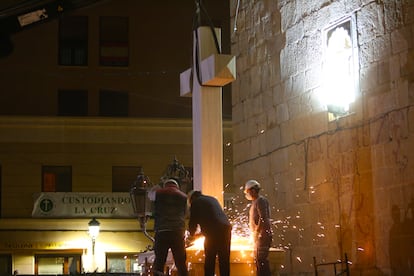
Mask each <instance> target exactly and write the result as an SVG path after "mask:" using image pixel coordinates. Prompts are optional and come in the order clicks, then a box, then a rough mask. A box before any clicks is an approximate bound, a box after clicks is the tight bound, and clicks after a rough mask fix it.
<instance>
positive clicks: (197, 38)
mask: <svg viewBox="0 0 414 276" xmlns="http://www.w3.org/2000/svg"><path fill="white" fill-rule="evenodd" d="M214 32H215V35H216V38H217V42H218V46H219V47H221V30H220V29H217V28H216V29H214ZM193 39H194V42H193V67H192V68H189V69H187V70H186V71H184V72H183V73H181V74H180V95H181V96H184V97H185V96H192V107H193V111H192V112H193V170H194V189H195V190H200V191H202V193H203V194H206V195H211V196H214V197H216V198H217V199H218V200H219V202H220V203H221V204H222V205H223V122H222V87H223V86H224V85H226V84H228V83H230V82H232V81H234V80H235V79H236V58H235V57H234V56H231V55H223V54H219V53H218V50H217V47H216V42H215V40H214V35H213V30H212V29H211V28H210V27H204V26H203V27H199V28H198V29H197V30H195V31H194V35H193ZM197 74H198V76H199V77H200V82H201V83H200V82H199V79H198V76H197Z"/></svg>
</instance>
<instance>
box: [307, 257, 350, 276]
mask: <svg viewBox="0 0 414 276" xmlns="http://www.w3.org/2000/svg"><path fill="white" fill-rule="evenodd" d="M330 265H331V266H333V269H334V273H335V274H334V275H336V276H339V275H346V276H349V275H350V274H349V262H348V256H347V255H346V253H345V260H344V261H343V260H338V261H336V262H330V263H317V262H316V258H315V257H313V267H314V269H315V276H318V267H320V266H330ZM337 266H340V269H339V270H338V269H337Z"/></svg>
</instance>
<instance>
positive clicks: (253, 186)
mask: <svg viewBox="0 0 414 276" xmlns="http://www.w3.org/2000/svg"><path fill="white" fill-rule="evenodd" d="M259 191H260V183H259V182H257V180H254V179H251V180H248V181H247V182H246V183H245V184H244V195H245V197H246V198H247V199H248V200H253V199H255V198H257V197H258V195H259Z"/></svg>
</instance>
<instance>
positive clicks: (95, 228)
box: [88, 218, 101, 255]
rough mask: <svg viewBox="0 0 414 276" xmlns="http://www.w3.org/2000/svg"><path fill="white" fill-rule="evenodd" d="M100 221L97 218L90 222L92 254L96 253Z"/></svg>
mask: <svg viewBox="0 0 414 276" xmlns="http://www.w3.org/2000/svg"><path fill="white" fill-rule="evenodd" d="M100 225H101V224H100V223H99V221H97V220H96V219H95V218H93V219H91V220H90V221H89V223H88V227H89V231H88V234H89V236H90V237H91V239H92V255H95V241H96V238H97V237H98V236H99V230H100V228H99V227H100Z"/></svg>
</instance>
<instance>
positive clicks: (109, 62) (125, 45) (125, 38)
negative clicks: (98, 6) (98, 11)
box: [99, 16, 129, 66]
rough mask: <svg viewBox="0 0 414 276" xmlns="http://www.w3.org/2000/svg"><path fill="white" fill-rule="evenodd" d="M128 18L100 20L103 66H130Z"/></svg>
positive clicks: (100, 46)
mask: <svg viewBox="0 0 414 276" xmlns="http://www.w3.org/2000/svg"><path fill="white" fill-rule="evenodd" d="M128 24H129V23H128V17H120V16H103V17H101V18H100V24H99V26H100V31H99V62H100V65H102V66H128V65H129V34H128V33H129V30H128Z"/></svg>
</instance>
